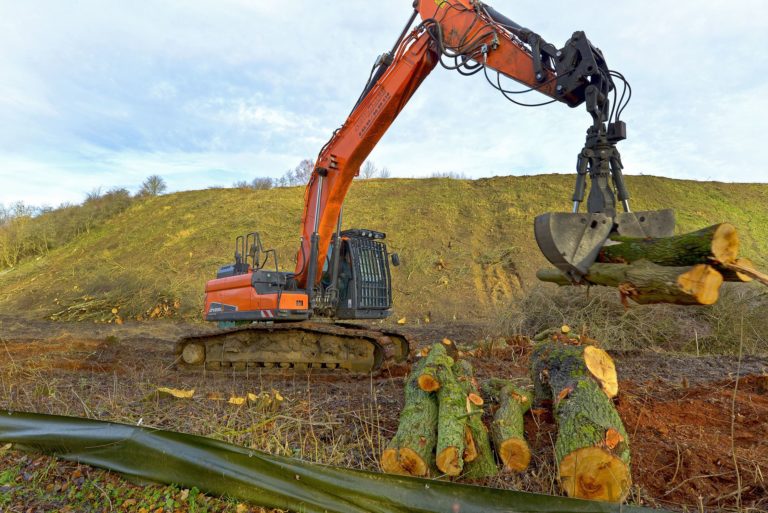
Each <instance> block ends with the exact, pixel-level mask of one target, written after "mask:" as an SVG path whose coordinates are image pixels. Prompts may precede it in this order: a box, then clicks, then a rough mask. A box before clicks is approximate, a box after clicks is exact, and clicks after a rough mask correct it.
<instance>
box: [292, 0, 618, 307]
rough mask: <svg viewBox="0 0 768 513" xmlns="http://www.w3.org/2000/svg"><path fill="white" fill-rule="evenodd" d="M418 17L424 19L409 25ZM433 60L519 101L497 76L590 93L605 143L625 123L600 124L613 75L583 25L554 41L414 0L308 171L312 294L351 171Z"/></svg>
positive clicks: (305, 232)
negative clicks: (388, 47)
mask: <svg viewBox="0 0 768 513" xmlns="http://www.w3.org/2000/svg"><path fill="white" fill-rule="evenodd" d="M417 17H420V18H421V22H420V23H419V24H418V25H417V26H416V27H415V28H413V29H412V30H411V26H412V24H413V22H414V20H415V19H416V18H417ZM438 63H440V64H442V65H443V66H444V67H446V68H449V69H456V70H459V71H460V72H462V73H463V74H474V73H484V74H485V76H486V78H487V79H488V82H489V83H490V84H491V85H492V86H493V87H495V88H496V89H498V90H499V91H500V92H501V93H502V94H503V95H504V96H505V97H507V98H508V99H510V100H511V101H513V102H515V103H518V102H517V100H515V98H513V95H514V94H517V93H518V92H519V91H509V90H507V89H505V88H504V86H503V85H502V82H501V76H502V75H503V76H505V77H508V78H510V79H513V80H515V81H517V82H519V83H522V84H523V85H524V86H526V87H527V91H538V92H540V93H542V94H543V95H546V96H548V97H550V98H551V100H550V101H549V102H548V103H551V102H555V101H559V102H562V103H565V104H566V105H568V106H571V107H574V106H577V105H580V104H582V103H584V102H585V101H586V102H587V103H588V110H589V111H590V114H592V116H593V120H594V127H595V128H594V131H595V133H596V134H597V132H600V131H602V138H603V139H606V142H608V139H611V141H610V142H609V145H610V146H611V147H613V144H615V142H616V141H618V140H621V139H623V138H624V134H625V132H626V128H625V126H624V125H623V122H619V121H618V120H617V121H616V122H614V123H610V122H609V123H608V124H607V126H606V123H605V122H606V121H610V118H609V116H608V100H607V98H608V94H609V93H610V92H611V91H612V90H614V84H613V81H612V79H611V73H610V72H609V70H608V67H607V65H606V63H605V59H604V58H603V56H602V54H601V52H600V50H598V49H597V48H595V47H594V46H592V44H591V43H590V42H589V40H588V39H587V38H586V37H585V36H584V33H583V32H576V33H574V34H573V36H572V37H571V39H570V40H569V41H568V42H567V43H566V45H565V46H564V47H563V48H561V49H557V48H556V47H554V46H553V45H551V44H549V43H547V42H546V41H544V40H543V39H542V38H541V37H540V36H539V35H537V34H536V33H534V32H533V31H531V30H529V29H526V28H524V27H522V26H520V25H518V24H517V23H515V22H513V21H511V20H510V19H508V18H506V17H505V16H504V15H502V14H500V13H498V12H497V11H495V10H494V9H493V8H492V7H490V6H488V5H486V4H483V3H481V2H479V1H476V0H416V2H414V13H413V15H412V17H411V18H410V20H409V21H408V23H407V25H406V27H405V29H404V30H403V33H402V34H401V36H400V37H399V38H398V40H397V42H396V43H395V45H394V47H393V49H392V51H391V52H389V53H385V54H384V55H382V56H381V57H380V58H379V59H378V61H377V64H376V66H375V68H374V71H373V73H372V76H371V79H370V80H369V82H368V84H367V85H366V87H365V89H364V90H363V93H362V94H361V96H360V98H359V99H358V101H357V103H356V105H355V106H354V108H353V109H352V112H351V113H350V115H349V117H348V118H347V120H346V121H345V122H344V124H343V125H342V126H341V128H339V129H338V130H336V132H334V134H333V136H332V137H331V139H330V140H329V141H328V143H327V144H326V145H325V146H324V147H323V148H322V150H321V152H320V154H319V155H318V157H317V161H316V163H315V168H314V171H313V173H312V175H311V177H310V179H309V183H308V185H307V188H306V191H305V197H304V212H303V215H302V239H301V240H302V242H301V248H300V250H299V254H298V257H297V266H296V271H295V279H296V281H297V284H298V286H299V287H302V288H306V289H307V290H308V292H309V293H310V294H311V289H312V288H313V286H314V284H316V283H317V282H318V281H319V280H320V273H319V272H318V270H319V269H322V267H323V264H324V263H325V259H326V255H327V252H328V247H329V244H330V242H331V240H332V237H333V235H334V233H336V232H338V230H339V225H340V215H341V208H342V203H343V201H344V197H345V196H346V194H347V191H348V190H349V187H350V185H351V183H352V180H353V179H354V177H355V176H356V175H357V174H358V172H359V169H360V166H361V165H362V164H363V162H364V161H365V159H366V158H367V157H368V155H369V154H370V152H371V151H372V150H373V148H374V147H375V146H376V144H377V143H378V141H379V140H380V139H381V137H382V136H383V135H384V133H385V132H386V131H387V130H388V129H389V127H390V125H391V124H392V123H393V122H394V120H395V118H396V117H397V115H398V114H399V113H400V111H401V110H402V109H403V107H404V106H405V104H406V103H407V102H408V100H410V98H411V97H412V96H413V94H414V93H415V91H416V89H418V87H419V85H420V84H421V83H422V81H423V80H424V79H425V78H426V76H427V75H428V74H429V73H430V72H431V71H432V70H433V69H434V68H435V67H436V65H437V64H438ZM493 75H495V78H492V76H493ZM617 160H618V154H616V156H615V158H614V161H617ZM606 161H608V159H606ZM598 167H599V165H598ZM614 170H615V172H614V175H613V179H614V181H615V182H616V185H617V189H618V190H619V193H620V194H619V196H620V199H621V200H622V201H624V202H625V203H626V208H627V209H628V198H629V197H628V194H626V190H625V188H624V186H623V181H622V180H621V174H620V169H618V167H615V168H614ZM579 176H582V175H579ZM594 183H596V182H594ZM600 183H601V184H602V183H603V182H600ZM579 186H580V185H579V184H577V188H578V187H579ZM582 188H583V187H582ZM593 189H595V188H594V187H593ZM578 192H579V191H578V190H577V191H576V192H575V194H574V201H577V202H580V201H581V200H582V199H583V191H582V192H581V196H582V197H581V198H579V197H577V196H578ZM597 193H598V194H599V195H600V196H601V197H602V204H601V205H602V206H601V208H602V210H605V209H606V208H608V207H610V206H612V205H613V191H612V190H611V189H610V187H609V185H608V183H607V182H605V184H604V186H602V190H599V191H597ZM591 194H593V193H591ZM606 205H608V207H606ZM606 235H607V234H606ZM542 249H543V248H542ZM556 249H557V248H556Z"/></svg>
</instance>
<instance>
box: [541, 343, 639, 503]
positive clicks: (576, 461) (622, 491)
mask: <svg viewBox="0 0 768 513" xmlns="http://www.w3.org/2000/svg"><path fill="white" fill-rule="evenodd" d="M531 362H532V374H533V382H534V393H535V400H536V402H539V403H540V402H543V401H544V400H545V399H546V400H547V402H551V403H552V405H553V412H554V416H555V420H556V421H557V425H558V433H557V440H556V442H555V457H556V459H557V462H558V468H559V476H560V484H561V486H562V488H563V490H564V491H565V492H566V493H567V494H568V495H569V496H571V497H580V498H584V499H596V500H605V501H613V502H621V501H623V500H624V499H625V498H626V496H627V494H628V493H629V487H630V484H631V477H630V472H629V463H630V455H629V443H628V437H627V433H626V430H625V429H624V425H623V423H622V422H621V418H620V417H619V414H618V412H617V411H616V408H615V407H614V406H613V402H612V401H611V398H612V397H614V396H615V395H616V393H617V392H618V386H617V384H616V383H617V380H616V369H615V366H614V365H613V361H612V360H611V358H610V356H608V354H607V353H605V351H603V350H602V349H599V348H596V347H594V346H574V345H570V344H564V343H561V342H551V341H545V342H541V343H539V344H537V345H536V347H534V349H533V353H532V355H531Z"/></svg>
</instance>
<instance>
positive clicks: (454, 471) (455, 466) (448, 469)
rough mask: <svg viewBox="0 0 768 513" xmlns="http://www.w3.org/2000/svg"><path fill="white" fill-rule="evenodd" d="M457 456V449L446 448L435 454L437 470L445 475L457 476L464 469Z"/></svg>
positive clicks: (461, 461) (460, 459) (458, 454)
mask: <svg viewBox="0 0 768 513" xmlns="http://www.w3.org/2000/svg"><path fill="white" fill-rule="evenodd" d="M459 456H460V453H459V449H458V448H457V447H446V448H445V449H443V450H442V451H440V452H439V453H438V454H437V458H436V460H437V468H439V469H440V470H441V471H442V472H443V473H444V474H445V475H448V476H458V475H459V474H461V470H462V468H464V464H463V460H462V458H460V457H459Z"/></svg>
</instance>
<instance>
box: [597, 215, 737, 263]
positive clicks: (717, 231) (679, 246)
mask: <svg viewBox="0 0 768 513" xmlns="http://www.w3.org/2000/svg"><path fill="white" fill-rule="evenodd" d="M610 240H611V241H613V242H615V243H617V244H609V245H606V246H605V247H603V249H602V250H600V254H599V256H598V259H597V260H598V262H602V263H623V264H626V263H631V262H636V261H638V260H648V261H650V262H653V263H655V264H659V265H663V266H669V267H682V266H691V265H696V264H710V263H715V262H720V263H730V262H733V261H735V260H736V258H737V257H738V254H739V234H738V232H737V231H736V227H735V226H733V225H732V224H730V223H721V224H716V225H713V226H708V227H707V228H702V229H701V230H698V231H695V232H691V233H685V234H682V235H675V236H673V237H663V238H656V239H653V238H646V239H638V238H631V237H621V236H613V237H611V238H610Z"/></svg>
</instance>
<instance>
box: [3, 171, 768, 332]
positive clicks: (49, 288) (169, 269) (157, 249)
mask: <svg viewBox="0 0 768 513" xmlns="http://www.w3.org/2000/svg"><path fill="white" fill-rule="evenodd" d="M627 181H628V185H629V187H630V190H631V191H632V192H633V194H634V199H633V206H634V207H635V208H636V209H638V210H639V209H657V208H665V207H672V208H675V209H676V211H677V215H678V230H680V231H689V230H693V229H695V228H700V227H703V226H706V225H709V224H712V223H715V222H720V221H730V222H732V223H734V224H735V225H736V226H737V227H738V228H739V229H740V231H741V234H742V248H743V249H742V253H743V254H744V255H745V256H748V257H750V258H752V259H753V260H754V261H755V262H757V263H758V264H759V265H763V266H765V265H766V262H767V260H766V257H765V256H764V255H766V253H767V252H768V251H767V250H768V207H767V206H766V198H768V185H761V184H722V183H713V182H691V181H679V180H670V179H663V178H656V177H648V176H641V177H635V176H632V177H628V179H627ZM572 183H573V177H572V176H565V175H545V176H532V177H498V178H491V179H482V180H474V181H468V180H452V179H428V180H399V179H398V180H396V179H389V180H369V181H360V182H358V183H356V184H355V185H354V186H353V187H352V189H351V191H350V194H349V196H348V201H347V203H346V206H345V217H344V226H345V227H367V228H372V229H377V230H382V231H385V232H386V233H387V234H388V241H389V247H390V251H396V252H398V253H400V255H401V260H402V266H401V267H400V268H396V269H395V270H394V277H393V286H394V289H395V304H396V314H397V315H398V316H400V315H407V316H409V317H415V316H419V317H422V316H424V315H427V314H428V313H431V316H432V318H433V319H452V318H469V317H472V316H475V315H478V314H480V315H493V313H494V309H495V308H498V307H503V305H505V304H506V303H507V301H508V300H509V299H510V298H512V297H513V296H514V294H515V293H516V292H517V291H519V290H520V288H521V287H526V286H529V285H531V284H533V283H534V280H535V279H534V278H533V273H534V272H535V270H536V269H537V268H538V267H540V266H542V265H544V259H543V257H542V256H541V255H540V254H539V252H538V249H537V247H536V243H535V241H534V239H533V233H532V220H533V217H534V216H535V215H537V214H539V213H543V212H547V211H551V210H564V209H567V208H568V207H569V204H570V200H569V198H570V195H571V187H572ZM302 195H303V189H302V188H283V189H273V190H268V191H251V190H241V189H215V190H203V191H190V192H182V193H176V194H170V195H166V196H160V197H156V198H151V199H147V200H145V201H142V202H139V203H136V204H134V205H133V206H132V207H130V208H129V209H128V210H127V211H125V212H123V213H121V214H119V215H118V216H116V217H115V218H114V219H112V220H111V221H110V222H108V223H106V224H105V225H104V226H103V227H101V228H100V229H97V230H95V231H92V232H91V233H88V234H86V235H83V236H81V237H79V238H78V239H75V240H74V241H73V242H71V243H70V244H68V245H66V246H64V247H61V248H59V249H57V250H55V251H52V252H51V253H50V254H49V255H48V256H47V257H45V258H40V259H37V260H35V261H30V262H26V263H24V264H22V265H20V266H18V267H16V268H14V269H11V270H10V271H6V272H3V273H2V274H0V309H2V310H4V311H14V312H20V313H21V312H23V313H28V314H31V315H35V316H47V315H51V314H54V313H56V312H62V311H65V310H66V309H67V308H70V310H68V311H65V312H64V313H63V314H62V315H61V317H62V318H93V319H102V320H108V319H111V318H114V316H113V314H112V313H111V311H112V309H113V308H115V307H117V308H119V314H118V315H120V316H123V317H136V316H142V317H147V316H151V315H152V313H153V312H154V313H155V315H158V314H159V315H179V316H182V317H185V318H190V319H194V318H198V317H199V315H200V311H201V306H202V291H203V285H204V282H205V281H206V280H207V279H209V278H211V277H212V276H213V274H214V272H215V270H216V268H217V267H218V266H219V265H222V264H224V263H227V262H229V261H230V260H231V258H232V251H233V250H232V247H233V243H232V241H233V239H234V237H235V236H236V235H237V234H241V233H245V232H246V231H250V230H258V231H259V232H261V234H262V240H263V241H264V242H265V244H266V245H267V246H271V247H275V248H276V249H277V250H278V255H280V258H281V264H282V265H281V267H283V268H285V269H292V268H293V260H294V253H295V251H296V249H297V248H298V236H299V222H300V217H301V205H302ZM73 305H80V306H82V309H81V310H77V308H72V307H73Z"/></svg>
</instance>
